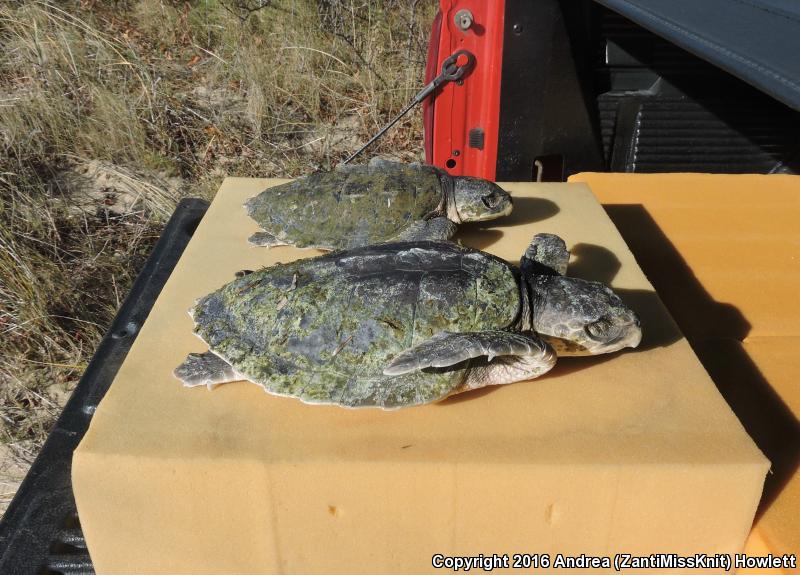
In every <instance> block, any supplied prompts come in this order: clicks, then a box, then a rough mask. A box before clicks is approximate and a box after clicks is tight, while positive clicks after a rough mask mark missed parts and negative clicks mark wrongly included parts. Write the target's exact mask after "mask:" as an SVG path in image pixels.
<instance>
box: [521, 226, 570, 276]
mask: <svg viewBox="0 0 800 575" xmlns="http://www.w3.org/2000/svg"><path fill="white" fill-rule="evenodd" d="M568 265H569V250H567V244H566V243H565V242H564V240H562V239H561V238H560V237H558V236H557V235H555V234H536V235H535V236H533V240H531V244H530V245H529V246H528V249H526V250H525V253H524V254H523V255H522V257H521V258H520V261H519V267H520V269H521V270H522V273H524V274H525V275H559V276H563V275H564V274H566V273H567V266H568Z"/></svg>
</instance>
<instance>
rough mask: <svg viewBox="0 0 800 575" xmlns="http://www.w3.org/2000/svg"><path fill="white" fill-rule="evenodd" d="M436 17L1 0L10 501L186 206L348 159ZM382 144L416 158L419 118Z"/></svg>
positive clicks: (1, 420)
mask: <svg viewBox="0 0 800 575" xmlns="http://www.w3.org/2000/svg"><path fill="white" fill-rule="evenodd" d="M434 8H435V2H434V1H433V0H428V1H427V2H424V3H423V2H421V1H420V0H393V1H386V2H380V1H377V0H362V1H356V0H319V1H318V2H313V1H300V0H282V1H277V0H274V1H267V0H229V1H226V2H220V1H218V0H199V1H195V2H168V1H160V0H129V1H120V2H115V3H104V2H100V1H93V0H83V1H82V2H70V1H67V2H57V3H56V2H46V1H31V2H15V1H9V0H7V1H6V2H4V3H3V4H1V5H0V43H2V50H0V146H2V151H1V152H0V443H2V444H4V445H0V448H2V449H1V450H0V460H2V461H0V463H2V465H0V486H2V489H0V491H2V492H3V494H2V496H0V510H2V509H3V508H4V501H7V500H8V494H9V492H13V488H9V487H8V485H7V484H8V483H11V484H12V485H13V481H14V480H13V479H10V478H11V476H12V475H14V476H16V475H19V469H20V468H19V465H20V464H21V465H23V467H24V465H25V464H28V463H30V462H31V461H32V459H33V458H34V457H35V455H36V453H37V451H38V448H39V447H40V445H41V443H42V441H43V439H44V438H45V437H46V434H47V433H48V430H49V428H50V427H51V425H52V423H53V420H54V418H55V417H56V416H57V414H58V413H59V411H60V408H61V406H62V405H63V403H64V400H65V398H66V397H67V396H68V393H69V391H70V390H71V389H72V388H73V387H74V385H75V383H76V382H77V380H78V379H79V378H80V375H81V373H82V371H83V369H84V368H85V366H86V363H87V362H88V360H89V358H90V357H91V355H92V353H93V351H94V348H95V346H96V344H97V342H98V341H99V338H100V337H101V335H102V333H103V332H104V331H105V328H106V327H107V326H108V325H109V323H110V321H111V319H112V317H113V315H114V313H115V311H116V309H117V308H118V306H119V304H120V301H121V299H122V298H124V295H125V293H126V291H127V289H128V288H129V286H130V284H131V282H132V280H133V278H134V277H135V276H136V274H137V272H138V270H139V268H140V267H141V265H142V263H143V262H144V260H145V258H146V256H147V253H148V252H149V250H150V248H151V247H152V245H153V243H154V241H155V240H156V238H157V237H158V234H159V233H160V230H161V227H162V225H163V224H164V222H165V220H166V218H167V217H168V215H169V213H170V212H171V210H172V208H173V207H174V205H175V203H176V201H177V200H178V199H179V198H180V197H181V196H184V195H193V196H206V197H209V196H210V195H211V194H212V193H213V191H214V190H215V189H216V188H217V186H218V185H219V183H220V181H221V179H222V177H223V176H224V175H226V174H235V175H238V176H261V177H264V176H284V177H290V176H296V175H298V174H301V173H304V172H308V171H310V170H312V169H315V168H318V167H330V166H332V165H334V164H336V163H337V162H339V161H340V160H341V159H342V158H343V157H344V156H345V155H346V154H347V153H348V152H350V151H352V150H353V149H354V148H355V147H357V145H358V144H359V143H360V142H361V141H364V140H365V139H366V138H367V137H368V136H369V135H370V134H371V133H372V132H373V131H374V130H375V129H376V128H378V127H379V126H380V125H381V124H383V123H384V122H385V121H386V119H388V118H389V117H390V116H391V115H392V114H393V113H395V112H397V111H399V110H400V109H401V108H402V106H403V105H404V104H405V103H406V102H407V101H408V100H409V98H410V97H411V96H412V95H413V94H414V92H416V90H417V89H418V88H419V86H420V84H421V80H422V75H423V68H424V60H425V49H426V41H427V35H428V30H429V25H430V20H431V18H432V15H433V11H434ZM373 152H381V153H391V154H392V155H394V156H395V157H399V158H402V159H405V160H412V159H420V158H421V127H420V120H419V115H418V114H417V115H415V116H412V117H411V118H410V120H408V121H405V122H404V123H402V124H401V125H400V126H398V127H397V128H395V129H394V130H393V131H392V132H390V134H389V135H388V136H387V137H386V138H385V139H384V140H383V141H382V142H381V144H380V145H379V146H378V147H377V149H376V150H374V151H373ZM12 464H13V465H12ZM10 467H14V472H13V473H11V472H7V473H5V474H4V471H3V469H8V468H10Z"/></svg>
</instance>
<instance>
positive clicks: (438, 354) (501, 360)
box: [383, 330, 556, 390]
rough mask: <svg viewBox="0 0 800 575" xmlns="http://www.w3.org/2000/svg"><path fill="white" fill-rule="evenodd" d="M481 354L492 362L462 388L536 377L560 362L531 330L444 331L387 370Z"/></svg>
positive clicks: (398, 358)
mask: <svg viewBox="0 0 800 575" xmlns="http://www.w3.org/2000/svg"><path fill="white" fill-rule="evenodd" d="M478 357H486V359H487V362H488V363H487V364H486V365H481V366H478V369H477V370H476V371H475V374H474V375H473V374H472V373H471V374H470V375H469V376H468V378H467V381H466V382H465V383H464V384H463V386H462V390H463V389H475V388H478V387H483V386H486V385H495V384H505V383H512V382H515V381H522V380H525V379H532V378H534V377H538V376H540V375H542V374H543V373H545V372H547V371H549V370H550V369H551V368H552V367H553V366H554V365H555V363H556V354H555V352H554V351H553V349H552V348H551V347H550V346H549V345H547V343H545V342H544V341H543V340H542V339H540V338H539V337H537V336H536V335H535V334H534V333H533V332H530V331H528V332H509V331H500V330H487V331H479V332H466V333H451V332H442V333H439V334H437V335H435V336H433V337H432V338H430V339H429V340H426V341H423V342H422V343H420V344H419V345H416V346H414V347H412V348H410V349H407V350H406V351H404V352H402V353H400V354H399V355H397V356H396V357H395V358H394V359H393V360H392V362H391V363H390V364H389V365H388V366H386V368H384V370H383V373H384V374H385V375H402V374H405V373H409V372H412V371H417V370H422V369H425V368H429V367H448V366H452V365H455V364H457V363H461V362H462V361H466V360H468V359H472V358H478ZM495 358H498V359H497V361H496V362H494V363H493V361H492V360H494V359H495Z"/></svg>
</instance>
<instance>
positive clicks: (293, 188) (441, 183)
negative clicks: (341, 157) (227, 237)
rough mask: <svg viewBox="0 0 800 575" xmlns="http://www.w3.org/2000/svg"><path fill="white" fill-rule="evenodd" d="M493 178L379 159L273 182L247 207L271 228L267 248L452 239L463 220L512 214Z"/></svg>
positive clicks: (255, 239)
mask: <svg viewBox="0 0 800 575" xmlns="http://www.w3.org/2000/svg"><path fill="white" fill-rule="evenodd" d="M511 207H512V206H511V196H509V195H508V194H507V193H506V192H505V191H504V190H503V189H502V188H501V187H499V186H498V185H497V184H495V183H493V182H489V181H487V180H482V179H480V178H472V177H467V176H450V175H449V174H447V173H446V172H444V171H443V170H440V169H439V168H436V167H434V166H429V165H423V164H402V163H398V162H389V161H386V160H380V159H378V160H373V161H371V162H370V163H369V164H367V165H353V166H349V165H347V166H339V167H337V168H336V169H334V170H331V171H328V172H315V173H313V174H311V175H308V176H305V177H302V178H298V179H297V180H294V181H292V182H288V183H286V184H281V185H279V186H274V187H272V188H267V189H266V190H264V191H263V192H261V193H260V194H259V195H257V196H254V197H252V198H250V199H249V200H247V202H246V203H245V209H246V210H247V213H248V214H249V215H250V217H251V218H253V219H254V220H255V221H256V222H258V225H259V226H261V228H263V229H264V230H265V231H263V232H257V233H255V234H253V235H252V236H251V237H250V240H249V241H250V243H251V244H255V245H260V246H276V245H294V246H297V247H300V248H322V249H330V250H333V249H345V248H353V247H357V246H364V245H368V244H374V243H378V242H384V241H407V240H423V239H430V240H437V239H438V240H445V239H448V238H450V237H451V236H452V235H453V234H454V233H455V231H456V224H458V223H461V222H475V221H482V220H491V219H494V218H499V217H500V216H504V215H507V214H510V213H511Z"/></svg>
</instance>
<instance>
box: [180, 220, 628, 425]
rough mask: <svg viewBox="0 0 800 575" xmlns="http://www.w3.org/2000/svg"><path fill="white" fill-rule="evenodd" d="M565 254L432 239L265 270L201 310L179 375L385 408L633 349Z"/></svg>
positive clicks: (617, 318) (542, 247) (605, 302)
mask: <svg viewBox="0 0 800 575" xmlns="http://www.w3.org/2000/svg"><path fill="white" fill-rule="evenodd" d="M559 242H560V244H559ZM554 245H555V249H552V247H553V246H554ZM568 258H569V254H568V252H567V251H566V249H564V248H563V242H561V240H560V238H557V236H549V235H544V234H542V235H538V236H537V237H536V238H534V241H533V242H532V244H531V246H530V247H529V248H528V250H527V251H526V253H525V255H524V256H523V258H522V261H521V266H520V268H516V267H515V266H512V265H511V264H509V263H507V262H506V261H504V260H502V259H500V258H497V257H495V256H493V255H490V254H487V253H485V252H481V251H478V250H475V249H471V248H466V247H462V246H459V245H457V244H455V243H452V242H432V241H419V242H410V243H387V244H377V245H372V246H366V247H361V248H355V249H352V250H345V251H340V252H334V253H331V254H327V255H323V256H319V257H315V258H310V259H303V260H297V261H294V262H291V263H287V264H279V265H276V266H273V267H269V268H264V269H261V270H259V271H256V272H252V273H249V274H247V275H245V276H244V277H241V278H239V279H237V280H235V281H233V282H231V283H229V284H227V285H226V286H224V287H222V288H220V289H219V290H217V291H215V292H213V293H211V294H210V295H207V296H205V297H203V298H201V299H200V300H199V301H198V302H197V304H196V306H195V307H194V309H193V311H191V312H190V313H191V314H192V316H193V318H194V321H195V333H196V334H197V335H198V336H200V337H201V338H202V339H203V340H205V341H206V342H207V343H208V345H209V347H210V350H211V351H208V352H206V353H201V354H190V355H189V357H188V358H187V359H186V361H185V362H184V363H183V364H181V365H180V366H179V367H178V368H177V369H176V370H175V375H176V376H177V377H178V378H179V379H181V380H182V381H183V382H184V383H185V384H186V385H187V386H195V385H208V386H209V388H210V387H211V386H213V385H215V384H219V383H224V382H227V381H234V380H241V379H248V380H250V381H252V382H254V383H257V384H259V385H261V386H263V387H264V389H266V390H267V391H269V392H270V393H274V394H278V395H288V396H293V397H297V398H299V399H301V400H302V401H304V402H307V403H325V404H339V405H343V406H347V407H381V408H385V409H391V408H398V407H405V406H410V405H418V404H423V403H428V402H432V401H437V400H440V399H443V398H445V397H447V396H448V395H452V394H454V393H459V392H462V391H466V390H470V389H475V388H478V387H483V386H486V385H494V384H505V383H512V382H515V381H521V380H525V379H531V378H534V377H537V376H539V375H541V374H543V373H545V372H546V371H548V370H549V369H550V368H552V367H553V365H554V364H555V361H556V354H557V353H558V354H566V355H586V354H598V353H607V352H612V351H616V350H619V349H621V348H624V347H636V346H637V345H638V343H639V341H640V339H641V330H640V328H639V320H638V319H637V317H636V314H634V313H633V312H632V311H631V310H630V309H628V308H627V307H626V306H625V304H624V303H623V302H622V301H621V300H620V298H619V297H618V296H617V295H616V294H614V293H613V292H612V291H611V290H610V289H609V288H608V287H606V286H605V285H603V284H601V283H598V282H590V281H585V280H581V279H577V278H569V277H564V276H562V275H560V274H559V273H557V271H558V270H559V269H563V268H565V267H566V261H567V259H568Z"/></svg>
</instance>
